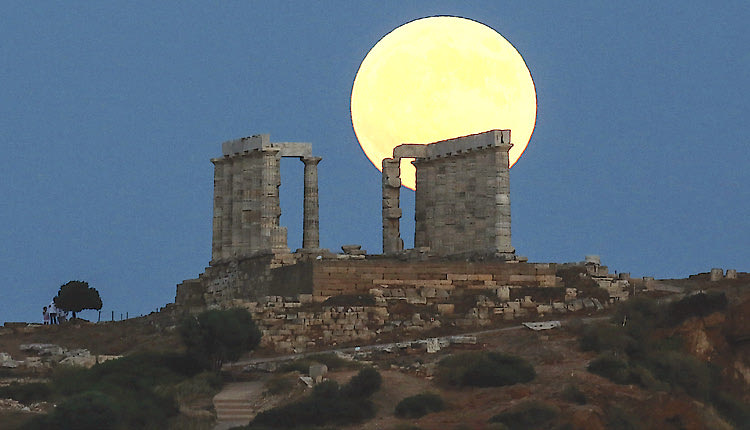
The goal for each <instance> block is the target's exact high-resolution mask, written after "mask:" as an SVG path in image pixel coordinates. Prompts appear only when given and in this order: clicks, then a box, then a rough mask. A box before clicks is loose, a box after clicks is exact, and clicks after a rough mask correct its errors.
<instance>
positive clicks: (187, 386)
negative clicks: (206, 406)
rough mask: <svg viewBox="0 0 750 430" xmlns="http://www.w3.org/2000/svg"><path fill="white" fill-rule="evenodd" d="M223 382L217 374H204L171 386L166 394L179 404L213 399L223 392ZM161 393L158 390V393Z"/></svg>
mask: <svg viewBox="0 0 750 430" xmlns="http://www.w3.org/2000/svg"><path fill="white" fill-rule="evenodd" d="M222 385H223V381H222V379H221V376H219V375H217V374H216V373H215V372H203V373H199V374H198V375H195V376H193V377H192V378H190V379H186V380H184V381H182V382H180V383H178V384H177V385H174V386H170V388H168V389H167V390H165V392H166V393H167V394H169V395H170V396H171V397H173V398H174V399H175V400H176V401H177V402H178V403H188V402H190V401H193V400H196V399H200V398H206V397H208V398H212V397H213V396H214V395H215V394H217V393H218V392H219V391H221V387H222ZM158 392H160V391H159V390H157V393H158Z"/></svg>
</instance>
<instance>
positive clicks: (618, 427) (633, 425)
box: [606, 406, 644, 430]
mask: <svg viewBox="0 0 750 430" xmlns="http://www.w3.org/2000/svg"><path fill="white" fill-rule="evenodd" d="M606 415H607V428H608V429H611V430H640V429H642V428H644V426H643V423H641V421H640V420H639V419H638V417H637V416H635V415H633V414H631V413H629V412H628V411H626V410H625V409H622V408H620V407H618V406H613V407H611V408H609V409H608V410H607V414H606Z"/></svg>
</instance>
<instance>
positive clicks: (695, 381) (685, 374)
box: [648, 351, 715, 401]
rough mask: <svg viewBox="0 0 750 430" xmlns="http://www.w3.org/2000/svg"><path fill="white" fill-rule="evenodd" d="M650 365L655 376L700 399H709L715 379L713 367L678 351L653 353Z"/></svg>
mask: <svg viewBox="0 0 750 430" xmlns="http://www.w3.org/2000/svg"><path fill="white" fill-rule="evenodd" d="M648 366H649V368H650V369H651V372H652V373H653V374H654V376H655V377H656V378H658V379H660V380H662V381H664V382H667V383H669V384H670V385H672V386H673V387H679V388H682V389H683V390H685V392H686V393H688V394H689V395H691V396H693V397H695V398H696V399H699V400H704V401H705V400H708V399H709V397H710V395H711V392H712V391H713V389H714V386H715V381H714V378H713V375H712V374H711V369H710V368H709V367H708V365H706V364H705V363H703V362H702V361H700V360H698V359H697V358H695V357H693V356H691V355H688V354H683V353H680V352H677V351H667V352H664V353H662V354H658V355H656V354H655V355H653V356H652V357H651V358H650V359H649V361H648Z"/></svg>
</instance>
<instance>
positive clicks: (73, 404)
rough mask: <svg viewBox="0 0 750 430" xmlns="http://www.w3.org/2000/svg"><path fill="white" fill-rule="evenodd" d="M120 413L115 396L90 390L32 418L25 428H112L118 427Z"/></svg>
mask: <svg viewBox="0 0 750 430" xmlns="http://www.w3.org/2000/svg"><path fill="white" fill-rule="evenodd" d="M118 415H119V407H118V406H117V404H116V402H115V400H114V399H113V398H111V397H110V396H107V395H106V394H103V393H100V392H97V391H89V392H85V393H81V394H78V395H75V396H73V397H71V398H69V399H67V400H66V401H64V402H63V403H61V404H59V405H58V406H57V407H56V408H55V409H54V410H53V411H52V412H51V413H50V414H48V415H43V416H39V417H37V418H35V419H32V420H31V421H30V422H29V423H27V425H26V426H25V427H24V428H25V429H29V430H37V429H48V428H59V429H76V430H110V429H115V428H117V422H118Z"/></svg>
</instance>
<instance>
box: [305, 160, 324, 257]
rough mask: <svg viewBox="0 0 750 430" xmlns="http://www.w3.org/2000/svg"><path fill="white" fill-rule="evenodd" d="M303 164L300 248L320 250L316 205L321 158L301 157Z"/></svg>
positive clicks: (317, 207) (318, 209)
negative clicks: (303, 179)
mask: <svg viewBox="0 0 750 430" xmlns="http://www.w3.org/2000/svg"><path fill="white" fill-rule="evenodd" d="M300 159H301V160H302V162H303V163H305V185H304V187H305V190H304V199H305V200H304V206H303V210H304V215H303V221H302V248H303V249H318V248H320V221H319V212H320V206H319V203H318V163H320V160H322V158H321V157H302V158H300Z"/></svg>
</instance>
